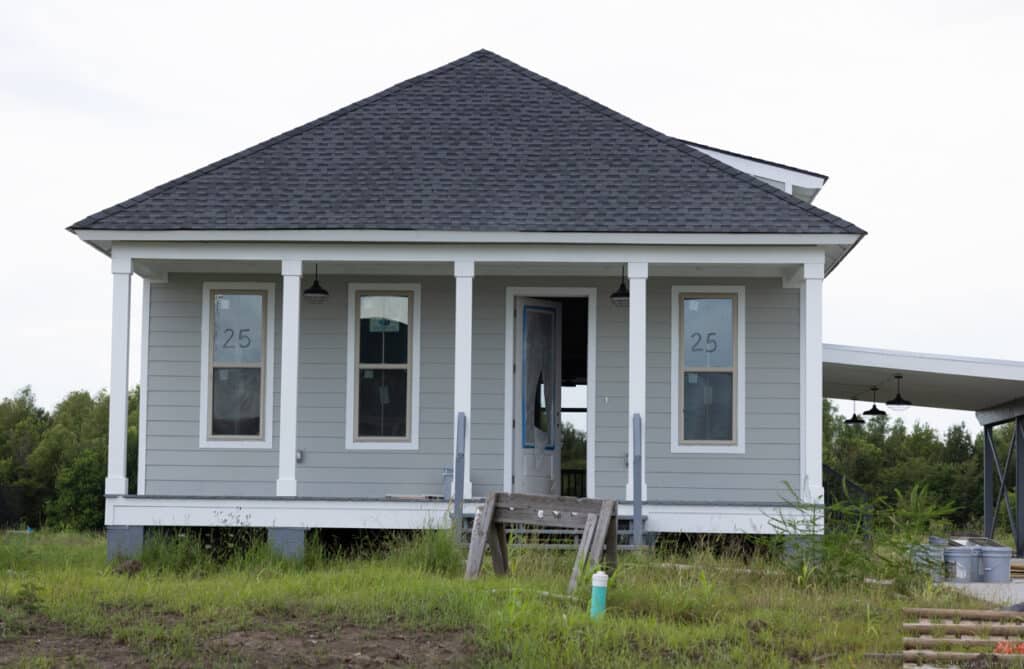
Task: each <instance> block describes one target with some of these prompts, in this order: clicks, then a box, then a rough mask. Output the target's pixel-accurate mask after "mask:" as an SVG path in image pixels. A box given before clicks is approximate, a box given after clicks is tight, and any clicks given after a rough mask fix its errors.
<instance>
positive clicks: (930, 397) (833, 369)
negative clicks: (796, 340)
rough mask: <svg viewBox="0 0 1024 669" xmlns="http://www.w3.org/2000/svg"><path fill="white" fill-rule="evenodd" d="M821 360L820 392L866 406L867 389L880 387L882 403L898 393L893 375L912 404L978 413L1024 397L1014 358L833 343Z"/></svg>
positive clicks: (1020, 365)
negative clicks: (936, 353) (899, 381)
mask: <svg viewBox="0 0 1024 669" xmlns="http://www.w3.org/2000/svg"><path fill="white" fill-rule="evenodd" d="M822 360H823V375H824V379H823V381H824V386H823V392H824V395H825V397H831V398H834V399H847V400H851V399H856V400H860V401H867V402H870V401H871V386H878V387H879V391H878V402H879V404H882V403H883V402H885V401H886V400H888V399H891V398H892V397H893V395H895V394H896V381H895V379H894V378H893V377H894V375H896V374H902V375H903V397H904V398H906V399H907V400H909V401H911V402H913V404H914V406H923V407H936V408H940V409H959V410H963V411H981V410H983V409H988V408H990V407H994V406H997V405H1000V404H1005V403H1009V402H1012V401H1014V400H1017V399H1019V398H1022V397H1024V362H1020V361H1016V360H993V359H989V358H966V357H962V356H952V355H935V354H931V353H914V352H910V351H892V350H886V349H877V348H860V347H855V346H837V345H835V344H825V345H824V346H823V351H822ZM868 406H869V405H865V406H864V407H863V408H865V409H866V408H868ZM883 408H884V407H883Z"/></svg>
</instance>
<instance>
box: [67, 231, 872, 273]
mask: <svg viewBox="0 0 1024 669" xmlns="http://www.w3.org/2000/svg"><path fill="white" fill-rule="evenodd" d="M70 231H71V232H72V233H74V234H75V235H76V236H78V238H79V239H81V240H83V241H85V242H87V243H88V244H90V245H91V246H93V247H94V248H96V249H97V250H99V251H101V252H102V253H105V254H107V255H109V254H110V251H111V248H113V245H114V244H132V243H138V242H143V243H150V242H158V243H195V242H199V243H212V242H216V243H240V244H250V243H272V244H282V243H289V244H303V243H306V244H309V243H313V244H332V243H333V244H410V243H412V244H473V245H498V244H517V245H522V244H538V245H549V246H558V245H566V246H570V245H571V246H580V245H592V246H606V245H607V246H637V245H642V246H681V247H682V246H697V247H707V246H720V247H727V246H728V247H735V246H751V247H773V246H774V247H804V248H807V247H811V248H820V249H822V251H824V255H825V258H824V260H825V272H826V274H827V273H828V272H831V271H832V269H833V268H834V267H835V266H836V265H837V264H838V263H839V261H840V260H842V258H843V257H844V256H845V255H846V253H848V252H849V250H850V249H851V248H853V247H854V246H855V245H856V244H857V242H858V241H859V240H860V238H861V235H855V234H803V235H798V234H759V233H734V234H726V233H706V234H705V233H685V234H683V233H679V234H670V233H644V234H636V233H617V232H608V233H591V232H516V231H510V232H498V231H473V230H468V231H459V230H433V231H424V230H145V231H143V230H80V229H74V228H71V229H70Z"/></svg>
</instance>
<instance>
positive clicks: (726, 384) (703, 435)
mask: <svg viewBox="0 0 1024 669" xmlns="http://www.w3.org/2000/svg"><path fill="white" fill-rule="evenodd" d="M732 411H733V409H732V374H731V373H721V372H686V373H685V374H683V439H684V440H686V441H701V440H708V441H732V440H733V435H732Z"/></svg>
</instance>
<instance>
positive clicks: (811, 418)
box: [800, 263, 825, 503]
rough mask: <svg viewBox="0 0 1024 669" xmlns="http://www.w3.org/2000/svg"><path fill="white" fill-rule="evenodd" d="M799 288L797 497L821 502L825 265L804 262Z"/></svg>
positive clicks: (810, 501)
mask: <svg viewBox="0 0 1024 669" xmlns="http://www.w3.org/2000/svg"><path fill="white" fill-rule="evenodd" d="M803 275H804V280H803V284H802V285H801V289H800V324H801V331H800V335H801V337H800V339H801V341H800V344H801V346H800V348H801V353H802V354H803V356H802V360H801V374H802V379H801V383H800V398H801V401H802V405H801V417H802V423H803V424H802V425H801V435H800V436H801V439H800V445H801V449H800V497H801V501H803V502H806V503H822V502H823V501H824V499H825V489H824V487H822V482H821V477H822V472H821V465H822V456H821V449H822V443H821V402H822V379H821V375H822V361H821V356H822V353H821V338H822V325H821V323H822V313H821V312H822V294H821V288H822V282H823V280H824V278H825V266H824V265H823V264H820V263H806V264H804V269H803Z"/></svg>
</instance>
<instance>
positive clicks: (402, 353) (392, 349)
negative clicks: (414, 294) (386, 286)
mask: <svg viewBox="0 0 1024 669" xmlns="http://www.w3.org/2000/svg"><path fill="white" fill-rule="evenodd" d="M408 361H409V298H408V297H406V296H405V295H362V296H360V298H359V362H365V363H371V364H372V363H382V362H383V363H389V364H398V365H401V364H405V363H407V362H408Z"/></svg>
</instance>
